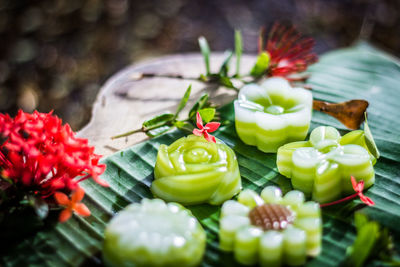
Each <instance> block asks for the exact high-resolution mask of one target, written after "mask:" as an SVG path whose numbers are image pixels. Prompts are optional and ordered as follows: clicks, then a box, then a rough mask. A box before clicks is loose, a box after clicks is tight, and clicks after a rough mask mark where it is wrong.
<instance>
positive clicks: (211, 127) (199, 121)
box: [193, 112, 221, 143]
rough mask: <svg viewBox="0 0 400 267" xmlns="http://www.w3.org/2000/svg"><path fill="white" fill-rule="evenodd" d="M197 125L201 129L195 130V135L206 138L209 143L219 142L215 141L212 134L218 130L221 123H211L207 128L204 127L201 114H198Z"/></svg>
mask: <svg viewBox="0 0 400 267" xmlns="http://www.w3.org/2000/svg"><path fill="white" fill-rule="evenodd" d="M196 120H197V121H196V125H197V127H198V128H199V129H194V130H193V134H194V135H197V136H204V138H205V139H206V140H207V141H209V142H214V143H216V142H217V141H216V140H215V137H214V136H212V135H211V134H208V133H212V132H214V131H216V130H217V129H218V127H219V126H220V125H221V123H219V122H209V123H207V124H206V125H205V126H203V120H202V118H201V116H200V113H199V112H197V114H196Z"/></svg>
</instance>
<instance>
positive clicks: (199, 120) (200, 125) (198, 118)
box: [196, 112, 203, 130]
mask: <svg viewBox="0 0 400 267" xmlns="http://www.w3.org/2000/svg"><path fill="white" fill-rule="evenodd" d="M196 125H197V128H199V129H200V130H202V129H203V119H202V118H201V116H200V113H199V112H197V114H196Z"/></svg>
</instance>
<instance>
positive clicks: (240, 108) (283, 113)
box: [234, 78, 313, 152]
mask: <svg viewBox="0 0 400 267" xmlns="http://www.w3.org/2000/svg"><path fill="white" fill-rule="evenodd" d="M312 103H313V98H312V94H311V93H310V92H309V91H308V90H306V89H303V88H292V87H291V86H290V84H289V82H288V81H287V80H285V79H283V78H270V79H268V80H266V81H265V82H264V83H262V84H261V85H257V84H249V85H246V86H244V87H243V88H242V89H241V90H240V92H239V96H238V99H237V100H236V101H235V102H234V105H235V126H236V132H237V134H238V136H239V138H240V139H241V140H242V141H243V142H244V143H245V144H248V145H253V146H257V148H258V149H260V150H261V151H263V152H276V151H277V150H278V148H279V147H280V146H282V145H284V144H286V143H288V142H293V141H300V140H304V138H305V137H306V135H307V131H308V128H309V127H310V121H311V113H312Z"/></svg>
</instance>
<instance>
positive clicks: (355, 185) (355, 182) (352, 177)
mask: <svg viewBox="0 0 400 267" xmlns="http://www.w3.org/2000/svg"><path fill="white" fill-rule="evenodd" d="M351 184H352V186H353V189H354V191H357V189H356V188H357V181H356V178H354V176H351Z"/></svg>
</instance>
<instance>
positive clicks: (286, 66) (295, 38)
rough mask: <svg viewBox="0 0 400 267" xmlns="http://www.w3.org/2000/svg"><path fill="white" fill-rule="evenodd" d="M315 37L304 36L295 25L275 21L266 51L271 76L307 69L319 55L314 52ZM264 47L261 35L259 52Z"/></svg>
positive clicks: (285, 74) (286, 74)
mask: <svg viewBox="0 0 400 267" xmlns="http://www.w3.org/2000/svg"><path fill="white" fill-rule="evenodd" d="M314 43H315V42H314V39H312V38H305V37H303V36H302V35H301V34H300V32H299V31H297V30H296V28H295V27H294V26H291V27H288V26H284V25H282V24H279V23H275V24H274V25H273V27H272V29H271V31H270V33H269V35H268V39H267V43H266V45H265V48H264V49H265V51H266V52H267V53H268V54H269V56H270V67H269V70H268V75H269V76H284V77H287V76H288V75H290V74H293V73H298V72H302V71H305V70H306V69H307V67H308V65H310V64H312V63H315V62H316V61H317V60H318V56H317V55H316V54H314V53H312V49H313V47H314ZM262 49H263V40H262V36H260V40H259V50H260V51H259V52H261V50H262Z"/></svg>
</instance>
